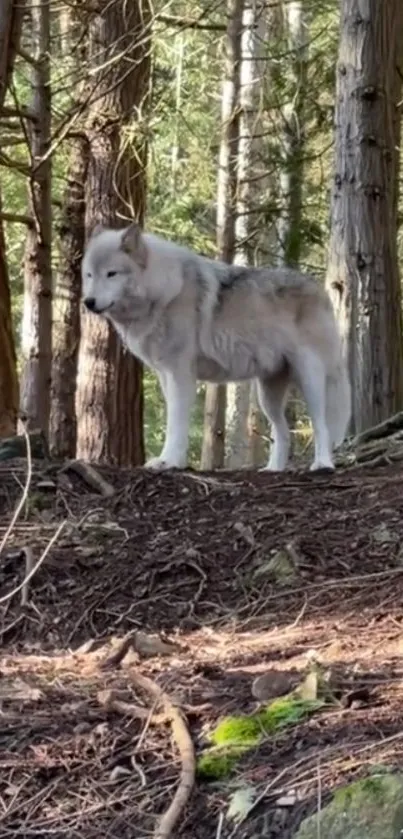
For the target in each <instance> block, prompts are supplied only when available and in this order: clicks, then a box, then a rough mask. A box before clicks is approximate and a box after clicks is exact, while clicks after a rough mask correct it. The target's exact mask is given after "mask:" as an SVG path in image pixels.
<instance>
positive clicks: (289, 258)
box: [277, 0, 309, 455]
mask: <svg viewBox="0 0 403 839" xmlns="http://www.w3.org/2000/svg"><path fill="white" fill-rule="evenodd" d="M283 25H284V29H285V34H286V36H287V41H288V48H289V50H290V67H289V72H288V96H287V99H288V101H287V102H286V104H285V106H284V107H283V109H282V123H283V131H282V138H281V144H282V149H281V157H282V162H281V169H280V196H281V213H280V216H279V221H278V226H277V234H278V256H277V262H278V264H279V265H280V266H284V265H290V266H291V267H292V268H298V267H299V262H300V258H301V221H302V187H303V177H304V150H305V102H306V92H307V91H306V86H307V77H308V57H309V56H308V47H307V31H306V22H305V16H304V10H303V3H302V0H291V2H289V3H287V4H286V5H285V7H284V11H283ZM286 417H287V422H288V425H289V426H290V428H291V429H295V427H296V423H297V401H296V398H295V393H293V394H292V395H290V398H289V401H288V404H287V408H286ZM293 451H294V439H293V436H292V437H291V447H290V455H292V454H293Z"/></svg>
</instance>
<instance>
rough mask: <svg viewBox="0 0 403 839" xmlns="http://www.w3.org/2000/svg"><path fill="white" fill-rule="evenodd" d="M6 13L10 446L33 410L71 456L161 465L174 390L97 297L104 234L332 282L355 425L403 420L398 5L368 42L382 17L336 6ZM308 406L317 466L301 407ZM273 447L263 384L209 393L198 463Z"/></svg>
mask: <svg viewBox="0 0 403 839" xmlns="http://www.w3.org/2000/svg"><path fill="white" fill-rule="evenodd" d="M244 6H245V8H244ZM6 7H7V10H8V11H7V14H5V15H4V16H3V23H2V27H3V32H2V41H1V43H2V44H4V48H3V49H2V54H3V64H2V66H3V70H2V82H1V90H2V104H1V126H2V134H1V136H2V146H1V148H2V150H1V159H0V164H1V167H2V178H1V207H2V210H1V224H2V230H1V237H0V244H1V300H2V308H1V321H0V328H1V332H0V345H1V353H0V360H1V367H0V381H1V388H0V393H1V397H0V433H1V436H2V437H6V438H9V437H10V436H12V435H14V434H16V432H17V420H18V418H20V419H21V418H22V419H23V420H24V422H25V426H26V428H27V429H28V430H30V431H33V432H35V431H38V430H39V431H40V432H42V434H44V435H45V437H46V439H47V441H48V444H49V450H50V452H51V453H52V455H53V456H54V457H58V458H73V457H76V456H77V457H79V458H83V459H85V460H89V461H92V462H97V463H110V464H116V465H132V466H136V465H139V464H141V463H142V462H143V461H144V458H145V457H146V456H147V457H148V456H152V455H154V454H156V453H157V451H158V449H159V448H160V446H161V439H162V435H163V426H164V407H163V402H162V398H161V394H160V390H159V386H158V384H157V383H156V381H155V378H154V376H153V375H152V373H150V372H149V371H148V370H147V369H146V370H143V369H142V365H141V364H140V363H139V362H137V361H136V360H135V359H133V358H132V357H130V355H129V354H128V353H127V352H125V351H124V350H123V349H122V347H121V346H120V344H119V342H118V339H117V338H116V336H115V335H114V334H113V331H111V329H110V328H108V326H107V325H106V324H105V323H103V324H102V323H98V322H96V319H95V318H94V317H93V316H91V315H89V314H88V313H87V314H86V313H85V312H84V311H83V309H82V306H81V300H80V295H81V272H80V265H81V257H82V252H83V248H84V245H85V242H86V240H87V239H88V236H89V235H90V233H91V230H92V229H93V228H94V226H95V225H96V224H100V223H102V224H104V225H106V226H107V225H108V224H112V225H114V226H119V225H120V226H124V225H125V224H127V223H129V222H130V221H131V220H133V219H136V220H138V221H140V222H141V224H144V225H145V227H146V229H147V230H150V231H153V232H156V233H157V234H160V235H162V236H164V237H165V238H167V239H172V240H173V241H175V242H177V243H178V244H185V245H187V246H189V247H191V248H192V249H194V250H195V251H197V252H199V253H202V254H206V255H210V256H214V257H218V258H221V259H224V260H225V261H227V262H232V261H234V262H236V263H239V264H244V265H251V266H259V265H266V264H267V265H271V266H279V265H290V266H293V267H300V268H301V269H302V270H306V271H309V272H312V273H313V274H314V275H315V276H317V277H318V278H319V279H321V280H322V281H323V283H325V284H326V287H327V288H328V289H329V291H330V293H331V297H332V301H333V303H334V305H335V307H336V309H337V314H338V318H339V322H340V325H341V328H342V332H343V336H344V339H345V342H346V349H347V352H348V358H349V366H350V375H351V380H352V383H353V417H352V423H351V431H352V433H357V432H360V431H362V430H365V429H367V428H368V427H369V426H373V425H376V424H378V423H379V422H381V421H383V420H385V419H387V418H388V417H390V416H391V415H394V414H396V413H397V412H398V411H400V410H401V408H402V400H403V393H402V388H403V385H402V382H403V371H402V365H403V361H402V339H401V318H400V309H401V304H400V282H399V270H398V265H399V256H401V253H402V236H401V225H400V224H399V219H401V212H402V209H401V201H402V199H401V194H400V193H401V191H400V189H399V185H400V181H399V158H400V154H399V148H400V123H401V120H400V110H399V108H400V107H401V90H402V86H401V69H400V67H401V65H400V64H399V49H400V44H399V37H400V31H399V27H398V26H395V22H394V21H395V15H396V14H397V13H398V12H397V8H396V9H395V8H394V7H393V9H392V6H391V10H390V11H389V6H388V12H385V13H383V12H382V14H381V13H380V12H379V13H378V12H377V15H378V17H379V20H378V17H377V19H376V21H375V23H374V28H373V30H371V31H370V32H369V33H366V30H365V26H364V25H362V26H361V28H360V24H359V21H360V4H354V3H350V4H349V3H345V4H341V8H340V4H339V3H337V2H331V1H330V0H329V2H322V0H320V2H318V1H317V0H315V1H314V0H305V2H284V3H281V2H279V3H275V2H271V3H264V2H261V3H258V2H256V3H254V4H252V5H251V6H249V5H248V4H245V3H244V4H242V3H241V2H240V3H239V4H236V3H234V4H229V5H228V7H225V6H224V4H223V3H217V4H215V6H214V5H213V6H210V5H208V4H207V6H206V7H204V6H203V4H202V5H200V6H197V5H195V6H194V7H193V6H191V5H190V6H187V5H186V4H173V6H172V8H171V6H170V7H169V9H166V8H165V6H162V7H161V9H159V8H158V7H155V8H154V7H153V9H151V7H150V8H148V5H147V4H145V6H144V8H143V6H141V8H140V7H139V6H138V4H137V3H135V4H133V8H131V4H129V5H128V4H127V3H126V4H125V5H124V9H123V7H122V8H121V7H120V5H119V2H117V0H116V2H114V3H112V4H110V5H108V6H107V7H106V8H105V10H104V11H102V10H101V11H100V13H99V14H94V13H93V12H92V11H91V10H90V9H87V7H86V4H85V3H72V4H70V5H64V4H62V3H49V4H45V7H44V8H42V7H41V5H40V3H39V4H36V5H35V8H34V10H32V9H31V7H30V6H29V4H28V5H27V6H26V7H24V4H21V3H20V4H19V5H18V8H17V9H16V10H15V9H14V7H13V4H12V3H11V2H10V3H8V4H6ZM369 14H370V13H369V11H368V16H369ZM384 17H385V20H384V19H383V18H384ZM382 49H383V50H384V56H385V57H384V64H383V65H382V67H380V66H379V65H378V62H377V60H376V56H379V54H380V50H382ZM361 50H364V52H363V53H362V54H361ZM400 51H401V50H400ZM391 56H393V60H392V58H391ZM346 57H347V58H348V61H347V58H346ZM346 62H347V63H346ZM318 80H320V84H319V85H318ZM378 89H379V90H382V91H383V92H382V94H381V93H380V94H379V95H378V93H377V91H378ZM357 91H358V93H357ZM352 220H353V221H352ZM288 413H289V417H288V418H289V422H290V424H291V427H292V429H293V432H294V435H293V439H294V440H295V451H296V453H297V454H298V453H300V452H302V451H305V450H306V447H307V446H308V447H309V444H310V430H309V424H308V423H307V419H306V415H305V408H304V405H303V404H302V403H301V399H300V397H299V394H298V393H295V394H293V398H292V400H291V401H290V404H289V407H288ZM269 445H270V429H268V428H267V427H266V425H265V423H264V420H263V418H262V415H261V413H260V411H259V408H258V405H257V400H256V395H255V388H254V386H253V384H252V385H249V384H233V385H228V387H227V388H224V386H219V387H217V386H214V385H210V386H207V387H206V386H205V385H204V383H203V382H201V383H200V385H199V393H198V404H197V410H196V412H195V415H194V419H193V424H192V431H191V447H190V462H191V464H192V465H194V466H196V467H197V466H200V465H201V466H202V468H204V469H206V468H207V469H209V468H219V467H222V466H224V465H225V466H226V467H228V468H239V467H243V466H248V465H249V466H250V465H256V466H259V465H262V463H263V461H264V458H265V456H266V449H267V448H268V447H269Z"/></svg>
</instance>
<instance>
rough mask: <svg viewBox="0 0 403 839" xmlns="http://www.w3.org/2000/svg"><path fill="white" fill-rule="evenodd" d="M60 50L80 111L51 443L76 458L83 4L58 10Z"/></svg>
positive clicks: (56, 331) (63, 253)
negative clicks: (69, 72) (80, 8)
mask: <svg viewBox="0 0 403 839" xmlns="http://www.w3.org/2000/svg"><path fill="white" fill-rule="evenodd" d="M58 23H59V32H60V42H59V45H58V49H59V53H60V55H61V57H62V59H63V62H64V64H65V65H67V66H68V67H69V69H70V70H71V73H72V78H73V79H74V84H73V91H74V92H73V94H72V96H71V106H72V109H73V110H74V112H75V113H76V114H77V116H78V115H80V116H78V119H77V121H76V124H75V130H74V132H70V134H69V166H68V173H67V184H66V187H65V192H64V196H63V201H62V211H61V218H60V223H59V225H58V234H59V236H58V242H57V244H58V268H57V273H56V283H55V292H54V299H53V334H52V343H53V355H52V387H51V410H50V425H49V448H50V452H51V454H52V456H53V457H58V458H61V459H63V458H73V457H75V454H76V445H77V418H76V406H75V401H76V386H77V368H78V351H79V345H80V327H81V323H80V297H81V259H82V255H83V251H84V245H85V183H86V179H87V170H88V157H89V143H88V139H87V136H86V134H85V131H84V129H83V113H84V112H85V107H86V93H87V91H86V84H85V82H83V81H82V68H83V67H85V66H86V63H87V39H86V38H85V24H84V26H83V24H82V22H81V21H80V15H79V12H78V9H77V8H75V9H71V8H69V7H68V6H64V7H63V6H62V7H61V9H60V11H59V20H58Z"/></svg>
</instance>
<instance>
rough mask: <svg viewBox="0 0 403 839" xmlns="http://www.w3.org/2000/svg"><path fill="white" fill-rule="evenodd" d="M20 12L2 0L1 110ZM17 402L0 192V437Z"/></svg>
mask: <svg viewBox="0 0 403 839" xmlns="http://www.w3.org/2000/svg"><path fill="white" fill-rule="evenodd" d="M23 13H24V2H23V0H21V2H18V3H17V2H15V0H3V3H2V9H1V15H0V114H1V110H2V107H3V104H4V99H5V96H6V92H7V86H8V83H9V81H10V77H11V74H12V71H13V66H14V59H15V53H16V49H17V47H18V43H19V40H20V37H21V26H22V18H23ZM18 404H19V388H18V377H17V360H16V353H15V344H14V334H13V325H12V315H11V295H10V283H9V276H8V265H7V255H6V243H5V238H4V229H3V223H2V221H1V195H0V437H10V436H12V435H13V434H15V432H16V428H17V417H18Z"/></svg>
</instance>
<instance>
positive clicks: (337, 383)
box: [326, 353, 351, 446]
mask: <svg viewBox="0 0 403 839" xmlns="http://www.w3.org/2000/svg"><path fill="white" fill-rule="evenodd" d="M350 417H351V386H350V378H349V375H348V370H347V364H346V362H345V360H344V358H343V357H342V354H341V353H340V357H339V359H338V361H337V363H336V364H335V365H334V366H333V367H332V369H331V370H329V371H328V373H327V377H326V420H327V427H328V429H329V434H330V438H331V442H332V444H333V446H340V444H341V443H342V442H343V440H344V438H345V436H346V433H347V428H348V425H349V422H350Z"/></svg>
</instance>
